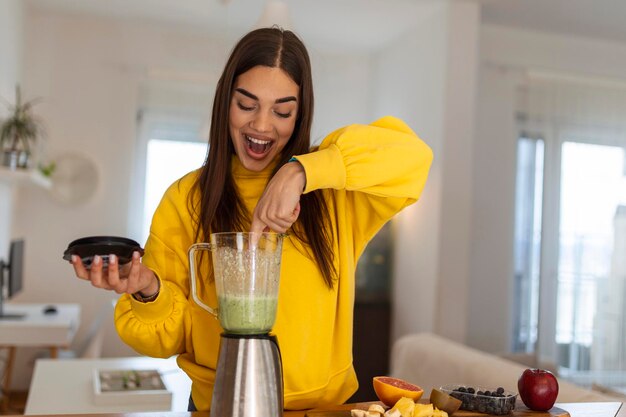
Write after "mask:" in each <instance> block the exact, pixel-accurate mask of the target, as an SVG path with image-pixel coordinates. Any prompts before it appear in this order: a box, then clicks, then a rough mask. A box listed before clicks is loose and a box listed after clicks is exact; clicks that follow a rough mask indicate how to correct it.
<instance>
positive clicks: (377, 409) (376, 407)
mask: <svg viewBox="0 0 626 417" xmlns="http://www.w3.org/2000/svg"><path fill="white" fill-rule="evenodd" d="M367 412H368V413H378V414H385V409H384V408H383V406H382V405H380V404H371V405H370V407H369V408H368V409H367Z"/></svg>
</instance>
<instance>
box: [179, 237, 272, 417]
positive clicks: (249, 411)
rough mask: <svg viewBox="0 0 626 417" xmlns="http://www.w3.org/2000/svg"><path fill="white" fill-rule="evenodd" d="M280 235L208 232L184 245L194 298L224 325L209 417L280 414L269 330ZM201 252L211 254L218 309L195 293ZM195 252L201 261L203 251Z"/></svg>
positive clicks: (270, 415) (264, 416)
mask: <svg viewBox="0 0 626 417" xmlns="http://www.w3.org/2000/svg"><path fill="white" fill-rule="evenodd" d="M282 239H283V235H282V234H277V233H244V232H224V233H212V234H211V235H210V243H196V244H194V245H192V246H191V247H190V249H189V270H190V276H191V293H192V296H193V299H194V301H195V302H196V303H197V304H198V305H199V306H200V307H202V308H203V309H205V310H206V311H208V312H209V313H211V314H212V315H213V316H215V317H216V318H217V319H218V320H219V322H220V325H221V326H222V328H223V329H224V332H223V333H222V334H221V337H220V348H219V356H218V360H217V370H216V375H215V385H214V388H213V399H212V402H211V403H212V404H211V417H244V416H246V417H250V416H263V417H274V416H276V417H280V416H282V413H283V375H282V362H281V357H280V350H279V348H278V341H277V339H276V336H274V335H271V334H270V331H271V330H272V327H273V326H274V321H275V319H276V307H277V302H278V284H279V281H280V262H281V255H282ZM201 251H210V252H211V255H212V261H213V276H214V278H215V289H216V293H217V300H218V305H217V308H212V307H210V306H208V305H206V304H205V303H204V302H202V300H200V298H199V297H198V294H197V290H196V288H197V282H196V281H197V278H198V276H197V275H198V274H197V262H198V259H197V255H198V254H199V252H201ZM199 255H200V259H202V256H203V255H206V254H202V253H200V254H199ZM207 256H208V255H207Z"/></svg>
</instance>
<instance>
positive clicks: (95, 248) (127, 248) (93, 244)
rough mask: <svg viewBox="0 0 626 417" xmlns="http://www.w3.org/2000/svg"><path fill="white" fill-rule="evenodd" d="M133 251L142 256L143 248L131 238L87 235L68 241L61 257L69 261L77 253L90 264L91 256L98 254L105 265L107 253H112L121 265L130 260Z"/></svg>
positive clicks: (87, 264)
mask: <svg viewBox="0 0 626 417" xmlns="http://www.w3.org/2000/svg"><path fill="white" fill-rule="evenodd" d="M134 251H138V252H139V254H140V255H141V256H143V253H144V251H143V248H142V247H141V245H140V244H139V243H137V242H136V241H134V240H132V239H128V238H125V237H119V236H88V237H83V238H80V239H76V240H74V241H72V242H70V244H69V245H68V247H67V249H66V250H65V252H63V259H65V260H66V261H69V260H71V259H72V255H78V256H79V257H80V258H81V260H82V261H83V263H84V264H85V265H86V266H90V265H91V261H92V259H93V257H94V256H95V255H100V256H101V257H102V258H103V259H104V261H105V265H106V263H108V258H109V255H111V254H114V255H116V256H117V257H118V258H119V264H120V265H122V264H125V263H128V262H130V261H131V259H132V256H133V252H134Z"/></svg>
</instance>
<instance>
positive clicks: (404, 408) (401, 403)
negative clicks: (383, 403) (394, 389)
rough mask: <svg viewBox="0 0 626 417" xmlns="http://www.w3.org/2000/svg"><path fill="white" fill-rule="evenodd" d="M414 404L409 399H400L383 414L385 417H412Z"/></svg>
mask: <svg viewBox="0 0 626 417" xmlns="http://www.w3.org/2000/svg"><path fill="white" fill-rule="evenodd" d="M413 410H415V402H413V400H412V399H410V398H409V397H401V398H400V399H399V400H398V401H397V402H396V403H395V405H394V406H393V407H391V409H390V410H388V411H387V412H386V413H385V416H386V417H413Z"/></svg>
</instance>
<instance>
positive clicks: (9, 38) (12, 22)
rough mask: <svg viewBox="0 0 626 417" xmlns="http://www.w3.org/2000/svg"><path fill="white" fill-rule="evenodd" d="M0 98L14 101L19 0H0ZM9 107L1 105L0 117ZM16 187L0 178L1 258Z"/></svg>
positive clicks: (20, 14)
mask: <svg viewBox="0 0 626 417" xmlns="http://www.w3.org/2000/svg"><path fill="white" fill-rule="evenodd" d="M0 8H1V10H2V13H0V97H3V98H5V99H6V100H8V101H9V102H11V103H13V102H14V100H15V85H16V84H18V83H19V82H20V81H21V78H20V76H21V69H22V21H23V9H22V3H21V2H20V1H19V0H0ZM8 112H9V109H8V108H6V106H4V104H3V103H2V104H0V120H2V119H4V118H5V117H7V115H8ZM14 194H15V189H14V187H13V185H9V184H8V183H5V182H3V181H1V180H0V259H6V257H7V256H8V254H9V242H10V239H11V229H12V227H11V217H12V213H13V206H14V204H13V201H14Z"/></svg>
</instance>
